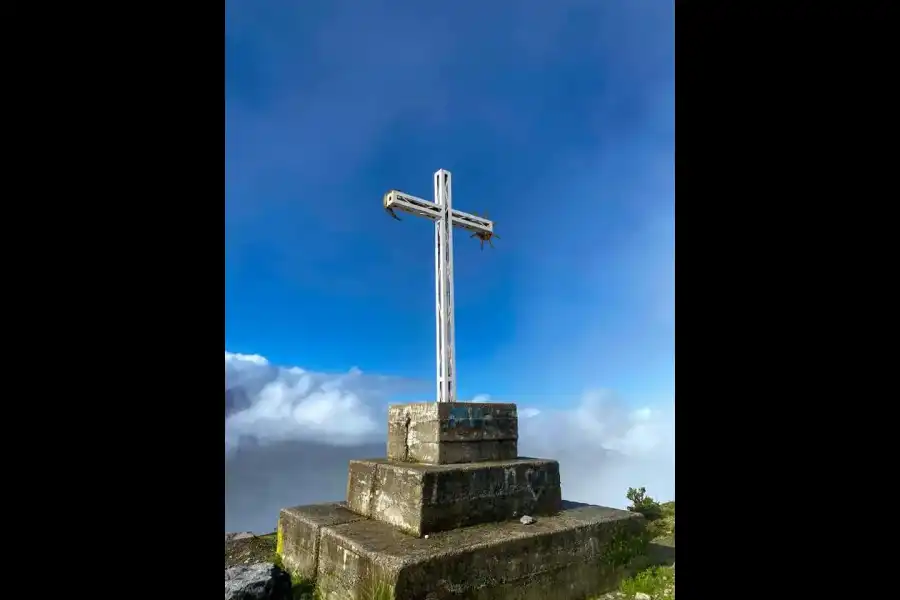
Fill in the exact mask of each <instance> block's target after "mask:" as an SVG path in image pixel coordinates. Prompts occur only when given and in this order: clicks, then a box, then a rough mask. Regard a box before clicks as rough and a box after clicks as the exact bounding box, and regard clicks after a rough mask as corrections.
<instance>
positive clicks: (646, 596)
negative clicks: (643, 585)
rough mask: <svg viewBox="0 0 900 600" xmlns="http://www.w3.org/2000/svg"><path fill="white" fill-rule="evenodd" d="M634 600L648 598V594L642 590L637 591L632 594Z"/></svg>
mask: <svg viewBox="0 0 900 600" xmlns="http://www.w3.org/2000/svg"><path fill="white" fill-rule="evenodd" d="M634 600H650V595H649V594H645V593H644V592H638V593H637V594H635V595H634Z"/></svg>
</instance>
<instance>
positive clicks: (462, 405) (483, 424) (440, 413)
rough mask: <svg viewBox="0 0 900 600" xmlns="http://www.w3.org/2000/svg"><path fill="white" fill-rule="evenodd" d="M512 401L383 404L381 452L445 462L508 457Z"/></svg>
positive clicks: (514, 425)
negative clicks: (384, 431)
mask: <svg viewBox="0 0 900 600" xmlns="http://www.w3.org/2000/svg"><path fill="white" fill-rule="evenodd" d="M518 439H519V417H518V413H517V412H516V405H515V404H501V403H496V402H419V403H413V404H393V405H391V406H390V407H389V409H388V444H387V457H388V459H389V460H392V461H397V462H412V463H426V464H432V465H445V464H455V463H469V462H479V461H485V460H508V459H512V458H516V456H517V455H518Z"/></svg>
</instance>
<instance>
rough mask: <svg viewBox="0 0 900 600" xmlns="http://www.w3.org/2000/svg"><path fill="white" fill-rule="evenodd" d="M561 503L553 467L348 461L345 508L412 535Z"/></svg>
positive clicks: (541, 511)
mask: <svg viewBox="0 0 900 600" xmlns="http://www.w3.org/2000/svg"><path fill="white" fill-rule="evenodd" d="M561 502H562V496H561V488H560V478H559V463H558V462H556V461H555V460H544V459H538V458H519V459H515V460H504V461H493V462H479V463H466V464H458V465H427V464H421V463H398V462H391V461H388V460H386V459H371V460H351V461H350V469H349V477H348V481H347V507H348V508H349V509H350V510H352V511H354V512H357V513H359V514H361V515H365V516H367V517H370V518H372V519H376V520H379V521H383V522H385V523H389V524H391V525H393V526H394V527H397V528H398V529H400V530H401V531H403V532H405V533H407V534H409V535H415V536H422V535H425V534H430V533H434V532H437V531H446V530H448V529H454V528H456V527H466V526H469V525H476V524H478V523H490V522H495V521H503V520H506V519H514V518H517V517H520V516H521V515H523V514H529V515H532V516H538V515H552V514H555V513H556V512H558V511H559V509H560V503H561Z"/></svg>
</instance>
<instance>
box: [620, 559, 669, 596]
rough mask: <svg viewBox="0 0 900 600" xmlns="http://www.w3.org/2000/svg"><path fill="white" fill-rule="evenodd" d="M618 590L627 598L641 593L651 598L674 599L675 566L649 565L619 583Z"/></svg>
mask: <svg viewBox="0 0 900 600" xmlns="http://www.w3.org/2000/svg"><path fill="white" fill-rule="evenodd" d="M619 591H620V592H622V593H623V594H624V595H625V596H626V597H627V598H634V597H635V595H636V594H638V593H643V594H647V595H648V596H650V598H651V600H674V598H675V567H650V568H648V569H644V570H643V571H641V572H639V573H637V574H636V575H635V576H634V577H629V578H628V579H625V580H624V581H622V583H621V584H619Z"/></svg>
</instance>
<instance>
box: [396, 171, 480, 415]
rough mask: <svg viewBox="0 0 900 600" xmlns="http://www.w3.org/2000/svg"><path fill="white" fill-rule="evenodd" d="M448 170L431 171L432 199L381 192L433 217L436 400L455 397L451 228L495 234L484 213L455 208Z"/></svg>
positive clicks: (402, 206) (408, 209)
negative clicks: (471, 212)
mask: <svg viewBox="0 0 900 600" xmlns="http://www.w3.org/2000/svg"><path fill="white" fill-rule="evenodd" d="M452 202H453V191H452V185H451V177H450V172H449V171H445V170H444V169H441V170H439V171H438V172H436V173H435V174H434V202H431V201H429V200H425V199H423V198H416V197H415V196H410V195H409V194H405V193H403V192H400V191H398V190H391V191H390V192H388V193H387V194H385V195H384V208H385V209H386V210H388V211H389V212H390V213H391V214H392V215H393V216H395V217H396V215H395V214H394V211H395V210H398V211H402V212H405V213H409V214H411V215H416V216H418V217H425V218H426V219H431V220H432V221H434V291H435V296H436V304H435V330H436V334H437V336H436V337H437V343H436V348H437V401H438V402H453V401H455V400H456V351H455V346H454V342H455V341H456V334H455V332H454V321H453V228H454V227H461V228H463V229H466V230H468V231H471V232H473V234H474V235H477V236H479V237H480V238H481V239H483V240H484V239H487V240H489V239H490V238H491V236H493V234H494V223H493V222H492V221H490V220H488V219H485V218H483V217H479V216H477V215H472V214H469V213H464V212H461V211H458V210H455V209H454V208H453V206H452Z"/></svg>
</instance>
